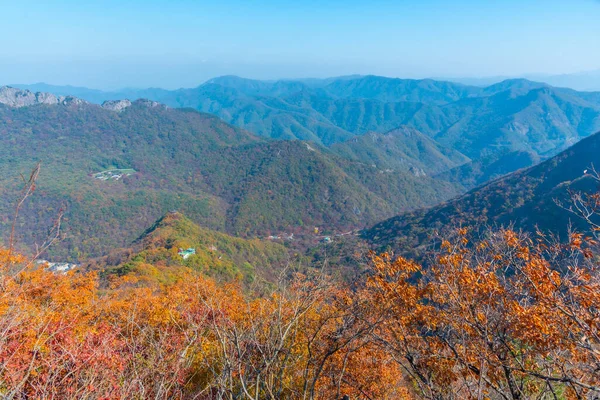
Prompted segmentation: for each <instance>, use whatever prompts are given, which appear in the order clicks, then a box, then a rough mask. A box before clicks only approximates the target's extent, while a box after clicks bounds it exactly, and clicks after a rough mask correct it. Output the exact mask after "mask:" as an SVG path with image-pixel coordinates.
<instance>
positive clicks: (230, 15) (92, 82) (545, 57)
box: [0, 0, 600, 90]
mask: <svg viewBox="0 0 600 400" xmlns="http://www.w3.org/2000/svg"><path fill="white" fill-rule="evenodd" d="M0 14H1V15H2V23H1V24H0V49H1V50H0V84H9V83H36V82H46V83H51V84H59V85H64V84H70V85H75V86H86V87H93V88H99V89H105V90H106V89H117V88H124V87H163V88H167V89H173V88H178V87H193V86H197V85H199V84H200V83H202V82H203V81H205V80H207V79H210V78H212V77H215V76H219V75H228V74H235V75H240V76H244V77H248V78H256V79H281V78H299V77H330V76H339V75H349V74H376V75H384V76H393V77H404V78H424V77H490V76H521V75H526V74H549V75H553V74H564V73H575V72H582V71H595V70H600V51H598V50H599V49H600V24H599V23H598V21H600V1H599V0H502V1H492V0H477V1H472V0H455V1H452V0H418V1H417V0H411V1H409V0H370V1H363V0H360V1H359V0H296V1H293V0H278V1H275V0H218V1H205V0H118V1H117V0H102V1H100V0H85V1H82V0H46V1H42V0H0Z"/></svg>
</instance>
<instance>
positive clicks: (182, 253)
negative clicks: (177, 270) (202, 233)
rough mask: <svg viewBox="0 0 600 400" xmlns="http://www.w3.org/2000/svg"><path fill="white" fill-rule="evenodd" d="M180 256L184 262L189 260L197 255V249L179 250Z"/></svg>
mask: <svg viewBox="0 0 600 400" xmlns="http://www.w3.org/2000/svg"><path fill="white" fill-rule="evenodd" d="M177 254H179V255H180V256H181V257H182V258H183V259H184V260H185V259H187V258H188V257H189V256H191V255H192V254H196V249H194V248H192V247H190V248H189V249H185V250H184V249H179V253H177Z"/></svg>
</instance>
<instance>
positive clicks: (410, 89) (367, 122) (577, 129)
mask: <svg viewBox="0 0 600 400" xmlns="http://www.w3.org/2000/svg"><path fill="white" fill-rule="evenodd" d="M20 86H21V87H24V88H30V89H37V90H40V89H43V90H45V91H48V92H52V93H54V94H56V95H62V96H65V95H73V96H79V97H81V98H82V99H84V100H87V101H90V102H94V103H102V102H104V101H106V100H116V99H125V98H129V99H130V100H135V99H139V98H147V99H151V100H154V101H158V102H160V103H163V104H166V105H168V106H170V107H174V108H193V109H196V110H199V111H202V112H206V113H210V114H213V115H216V116H218V117H219V118H221V119H223V120H224V121H226V122H228V123H231V124H233V125H235V126H238V127H241V128H244V129H247V130H249V131H251V132H253V133H254V134H256V135H258V136H263V137H268V138H274V139H280V140H290V139H298V140H308V141H312V142H314V143H317V144H320V145H323V146H327V147H330V146H331V147H333V148H339V149H342V148H344V147H345V146H341V147H335V146H334V145H335V144H337V143H342V142H349V141H352V140H353V139H354V138H355V137H357V136H361V135H364V134H366V133H380V134H384V133H386V132H389V131H392V130H394V129H396V128H398V127H400V126H408V127H411V128H414V129H416V130H418V131H420V132H421V133H423V134H424V135H426V136H428V137H429V138H431V139H433V140H434V141H435V142H437V144H436V146H444V147H445V148H448V149H449V150H454V151H456V152H459V153H461V154H462V159H463V161H466V162H472V163H473V166H472V167H467V168H466V169H465V168H463V169H462V172H457V173H454V174H452V175H453V176H457V175H458V176H462V175H464V174H465V173H466V172H465V171H468V170H469V169H470V170H473V171H477V172H474V176H469V177H467V178H466V179H465V182H466V186H465V187H466V188H471V187H473V186H472V185H473V184H480V183H483V182H484V181H485V179H486V178H488V177H495V176H498V175H497V173H498V172H499V171H501V172H512V171H514V170H515V169H516V168H512V167H511V165H512V163H511V159H513V158H514V156H517V157H518V158H519V160H520V161H521V163H518V164H517V167H522V166H529V165H532V163H533V162H535V161H536V160H541V159H546V158H548V157H551V156H553V155H555V154H557V153H558V152H560V151H561V150H564V149H566V148H567V147H569V146H570V145H572V144H574V143H576V142H577V141H578V140H580V139H581V138H583V137H586V136H588V135H590V134H591V133H593V132H595V131H597V130H598V129H600V93H597V92H577V91H575V90H571V89H564V88H555V87H551V86H549V85H547V84H545V83H539V82H532V81H528V80H525V79H511V80H505V81H502V82H499V83H496V84H493V85H489V86H486V87H478V86H468V85H463V84H458V83H452V82H445V81H435V80H430V79H424V80H410V79H395V78H385V77H379V76H349V77H341V78H331V79H312V80H282V81H258V80H251V79H244V78H240V77H236V76H223V77H218V78H214V79H211V80H209V81H207V82H206V83H204V84H202V85H200V86H198V87H196V88H190V89H178V90H171V91H170V90H163V89H143V90H131V89H130V90H123V91H118V92H101V91H97V90H90V89H85V88H74V87H56V86H49V85H33V86H26V85H25V86H24V85H20ZM514 152H516V153H517V154H515V155H514V156H512V157H511V156H510V154H511V153H514ZM524 152H525V153H529V154H530V155H529V158H530V159H531V163H529V164H527V163H526V164H523V162H525V161H526V160H527V158H523V157H520V156H518V154H522V153H524ZM507 155H508V156H507ZM362 161H364V162H369V161H370V157H368V158H367V159H365V160H362ZM498 163H503V165H501V166H499V165H498ZM459 166H460V165H455V167H459ZM386 167H388V166H387V165H386ZM488 167H489V168H490V171H487V169H488ZM428 172H431V173H437V172H439V171H438V170H436V168H433V169H432V170H431V171H428ZM478 174H479V175H478Z"/></svg>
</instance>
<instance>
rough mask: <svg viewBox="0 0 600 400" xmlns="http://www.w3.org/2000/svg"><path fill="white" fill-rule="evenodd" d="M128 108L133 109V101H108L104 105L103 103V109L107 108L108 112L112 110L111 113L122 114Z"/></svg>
mask: <svg viewBox="0 0 600 400" xmlns="http://www.w3.org/2000/svg"><path fill="white" fill-rule="evenodd" d="M127 107H131V101H129V100H127V99H125V100H107V101H105V102H104V103H102V108H105V109H107V110H111V111H117V112H121V111H123V110H124V109H126V108H127Z"/></svg>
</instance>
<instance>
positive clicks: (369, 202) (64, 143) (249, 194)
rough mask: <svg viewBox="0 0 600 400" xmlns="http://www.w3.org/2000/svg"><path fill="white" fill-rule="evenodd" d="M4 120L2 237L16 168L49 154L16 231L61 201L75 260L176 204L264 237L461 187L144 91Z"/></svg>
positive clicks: (216, 224)
mask: <svg viewBox="0 0 600 400" xmlns="http://www.w3.org/2000/svg"><path fill="white" fill-rule="evenodd" d="M9 93H12V95H13V96H12V97H11V98H13V100H14V98H22V97H23V98H31V95H30V93H28V92H23V93H18V92H16V93H15V92H14V91H9V90H7V89H3V90H0V99H4V100H3V101H6V98H7V97H8V96H9ZM41 97H44V96H41ZM41 97H40V95H37V97H36V96H33V98H34V99H35V98H41ZM44 98H45V97H44ZM32 101H33V100H32ZM0 131H1V132H2V134H1V135H0V187H1V188H2V189H1V192H0V198H1V199H2V200H1V202H0V215H3V216H5V217H4V219H3V220H2V221H1V222H0V225H1V227H2V233H3V236H4V237H6V234H7V232H8V231H9V230H10V225H11V219H10V217H9V216H10V215H12V213H13V211H12V210H13V206H14V204H15V201H16V198H17V197H18V195H19V186H20V184H21V182H20V178H19V176H20V174H23V175H25V174H27V173H28V172H29V171H30V170H31V169H32V168H33V167H34V166H35V164H36V163H37V162H41V163H42V167H41V173H40V175H39V181H38V183H37V188H36V196H32V198H31V201H30V202H28V203H27V206H26V207H25V208H24V209H23V210H22V218H21V219H19V222H20V224H22V225H19V226H18V227H17V228H18V229H17V232H18V233H19V234H20V235H21V236H20V237H19V239H20V242H22V243H26V244H28V245H29V246H34V245H35V243H41V242H42V241H43V237H44V235H45V229H44V228H45V227H48V226H50V225H51V219H52V217H54V216H55V215H56V214H57V213H58V210H60V209H61V208H64V209H65V210H66V214H65V218H64V222H63V229H64V233H65V237H64V239H63V240H62V241H61V242H60V243H59V244H58V245H56V246H54V247H53V249H52V251H53V252H54V254H55V255H56V256H57V257H59V256H60V257H64V258H71V259H84V258H87V257H89V256H96V255H101V254H103V253H105V252H106V251H108V250H109V249H113V248H117V247H122V246H124V245H126V244H127V243H130V242H131V241H132V240H133V239H134V238H135V237H137V236H139V235H140V234H141V232H142V231H143V230H144V229H146V227H147V226H149V225H151V224H152V223H153V222H154V221H155V220H157V219H158V218H159V217H160V216H161V215H164V214H165V213H166V212H168V211H171V210H178V211H181V212H183V213H184V214H185V215H187V216H188V217H189V218H191V219H192V220H193V221H194V222H196V223H200V224H201V225H203V226H205V227H207V228H212V229H217V230H220V231H224V232H229V233H231V234H235V235H241V236H257V235H258V236H267V235H270V234H271V233H279V232H288V233H291V232H294V231H298V230H300V231H303V230H304V231H312V229H313V228H314V226H319V227H325V228H327V229H331V230H336V229H339V230H342V229H344V230H347V229H351V228H356V227H360V226H367V225H369V224H372V223H374V222H377V221H379V220H381V219H383V218H386V217H390V216H392V215H394V214H397V213H399V212H402V211H405V210H410V209H415V208H418V207H423V206H426V205H433V204H436V203H438V202H440V201H442V200H445V199H448V198H450V197H452V196H454V195H456V194H458V193H459V191H458V189H457V188H456V187H455V185H453V184H451V183H447V182H444V181H441V180H436V179H435V178H433V177H430V176H418V175H419V174H415V173H413V172H410V171H404V170H384V169H381V168H379V167H377V166H373V165H369V164H365V163H362V162H357V161H354V160H349V159H346V158H343V157H341V156H338V155H336V154H334V153H332V152H331V151H330V150H328V149H325V148H322V147H320V146H319V145H317V144H315V143H309V142H302V141H275V140H265V139H264V138H260V137H257V136H255V135H253V134H251V133H250V132H248V131H245V130H242V129H240V128H237V127H234V126H232V125H229V124H227V123H226V122H224V121H222V120H220V119H218V118H217V117H215V116H212V115H209V114H204V113H200V112H198V111H194V110H191V109H173V108H168V107H166V106H163V105H161V104H159V103H156V102H153V101H148V100H137V101H134V102H133V103H131V102H129V101H110V102H107V103H105V104H104V106H99V105H96V104H91V103H87V102H85V101H68V102H65V101H62V102H58V101H57V102H51V104H48V103H47V102H45V101H38V102H37V103H35V102H34V103H31V104H29V103H28V104H27V105H22V106H18V107H16V106H8V105H3V104H0Z"/></svg>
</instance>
